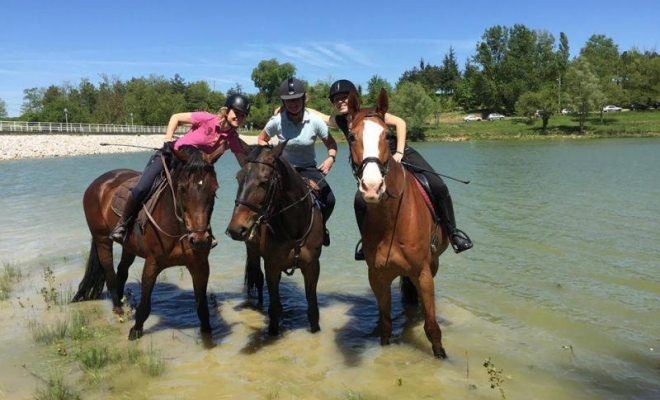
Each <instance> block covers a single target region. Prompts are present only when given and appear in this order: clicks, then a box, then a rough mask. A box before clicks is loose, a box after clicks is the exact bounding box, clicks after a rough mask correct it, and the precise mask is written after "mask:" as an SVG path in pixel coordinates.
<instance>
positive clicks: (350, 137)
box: [348, 133, 355, 143]
mask: <svg viewBox="0 0 660 400" xmlns="http://www.w3.org/2000/svg"><path fill="white" fill-rule="evenodd" d="M348 141H349V142H351V143H353V142H355V134H354V133H349V134H348Z"/></svg>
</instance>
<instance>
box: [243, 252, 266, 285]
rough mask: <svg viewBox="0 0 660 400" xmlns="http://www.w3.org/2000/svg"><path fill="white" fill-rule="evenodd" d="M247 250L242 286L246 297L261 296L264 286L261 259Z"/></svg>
mask: <svg viewBox="0 0 660 400" xmlns="http://www.w3.org/2000/svg"><path fill="white" fill-rule="evenodd" d="M246 249H247V258H246V259H245V279H244V281H243V284H244V286H245V291H246V292H247V295H248V297H252V296H254V295H259V296H260V295H261V293H262V290H263V285H264V274H263V273H262V272H261V257H260V256H259V254H258V253H256V252H254V251H251V250H250V248H249V247H246Z"/></svg>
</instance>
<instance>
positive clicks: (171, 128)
mask: <svg viewBox="0 0 660 400" xmlns="http://www.w3.org/2000/svg"><path fill="white" fill-rule="evenodd" d="M190 124H192V113H189V112H187V113H178V114H174V115H172V117H170V122H169V123H168V124H167V130H166V131H165V141H166V142H169V141H171V140H172V138H173V137H174V132H176V128H178V127H179V125H190Z"/></svg>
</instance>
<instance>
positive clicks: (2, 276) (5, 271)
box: [0, 263, 23, 300]
mask: <svg viewBox="0 0 660 400" xmlns="http://www.w3.org/2000/svg"><path fill="white" fill-rule="evenodd" d="M22 278H23V274H22V273H21V270H20V269H18V268H15V267H14V266H13V265H11V264H7V263H4V265H3V266H2V272H0V300H7V299H8V298H9V296H10V295H11V292H12V290H13V288H14V284H16V283H18V282H20V280H21V279H22Z"/></svg>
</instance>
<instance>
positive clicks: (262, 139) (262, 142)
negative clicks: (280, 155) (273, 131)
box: [257, 129, 270, 146]
mask: <svg viewBox="0 0 660 400" xmlns="http://www.w3.org/2000/svg"><path fill="white" fill-rule="evenodd" d="M269 141H270V136H268V134H267V133H266V130H265V129H264V130H262V131H261V133H260V134H259V137H258V138H257V143H259V146H267V145H268V142H269Z"/></svg>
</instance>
